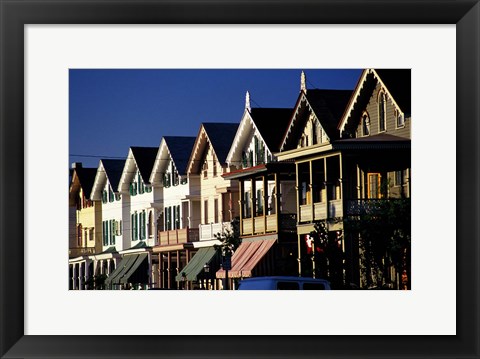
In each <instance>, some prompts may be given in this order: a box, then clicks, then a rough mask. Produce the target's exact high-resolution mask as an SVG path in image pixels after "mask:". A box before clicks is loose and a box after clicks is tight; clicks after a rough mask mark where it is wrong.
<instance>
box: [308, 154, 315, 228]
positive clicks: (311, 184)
mask: <svg viewBox="0 0 480 359" xmlns="http://www.w3.org/2000/svg"><path fill="white" fill-rule="evenodd" d="M312 167H313V165H312V161H309V162H308V171H309V172H310V175H309V184H308V188H309V189H310V207H311V211H312V221H315V205H314V204H313V168H312Z"/></svg>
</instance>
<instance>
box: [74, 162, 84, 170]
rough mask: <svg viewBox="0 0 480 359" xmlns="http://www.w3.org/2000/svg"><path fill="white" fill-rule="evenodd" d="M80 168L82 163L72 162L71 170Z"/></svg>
mask: <svg viewBox="0 0 480 359" xmlns="http://www.w3.org/2000/svg"><path fill="white" fill-rule="evenodd" d="M78 168H82V162H73V163H72V169H78Z"/></svg>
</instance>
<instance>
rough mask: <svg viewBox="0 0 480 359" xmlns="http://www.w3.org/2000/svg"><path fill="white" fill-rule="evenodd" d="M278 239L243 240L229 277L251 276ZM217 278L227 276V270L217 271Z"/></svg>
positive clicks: (233, 259) (233, 258) (235, 254)
mask: <svg viewBox="0 0 480 359" xmlns="http://www.w3.org/2000/svg"><path fill="white" fill-rule="evenodd" d="M275 242H276V239H265V240H258V241H253V242H242V244H240V247H238V249H237V250H236V251H235V253H234V254H233V256H232V269H231V270H230V271H229V272H228V277H229V278H244V277H251V276H252V270H253V269H254V268H255V266H256V265H257V264H258V263H259V262H260V260H261V259H262V258H263V257H264V256H265V254H267V252H268V251H269V250H270V248H271V247H272V246H273V244H274V243H275ZM216 277H217V278H225V270H223V269H220V270H219V271H217V273H216Z"/></svg>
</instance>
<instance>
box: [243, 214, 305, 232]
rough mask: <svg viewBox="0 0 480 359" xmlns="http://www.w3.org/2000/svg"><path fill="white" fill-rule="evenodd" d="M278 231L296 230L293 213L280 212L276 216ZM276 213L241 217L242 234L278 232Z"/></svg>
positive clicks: (295, 220)
mask: <svg viewBox="0 0 480 359" xmlns="http://www.w3.org/2000/svg"><path fill="white" fill-rule="evenodd" d="M278 223H279V225H280V231H282V230H286V231H289V230H296V224H297V219H296V215H295V214H280V215H279V217H278ZM278 231H279V228H278V226H277V215H276V214H271V215H267V216H265V217H264V216H257V217H254V218H243V219H242V235H244V236H245V235H254V234H265V233H275V232H278Z"/></svg>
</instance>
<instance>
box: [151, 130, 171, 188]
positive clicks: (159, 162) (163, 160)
mask: <svg viewBox="0 0 480 359" xmlns="http://www.w3.org/2000/svg"><path fill="white" fill-rule="evenodd" d="M171 159H172V156H171V155H170V151H169V150H168V147H167V143H166V142H165V138H162V141H160V146H159V148H158V152H157V157H155V163H154V164H153V169H152V173H151V174H150V178H149V182H150V183H151V184H152V186H153V185H158V184H160V183H161V181H162V176H161V174H162V173H163V172H164V171H163V172H162V170H164V169H165V167H166V165H167V163H169V160H171Z"/></svg>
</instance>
